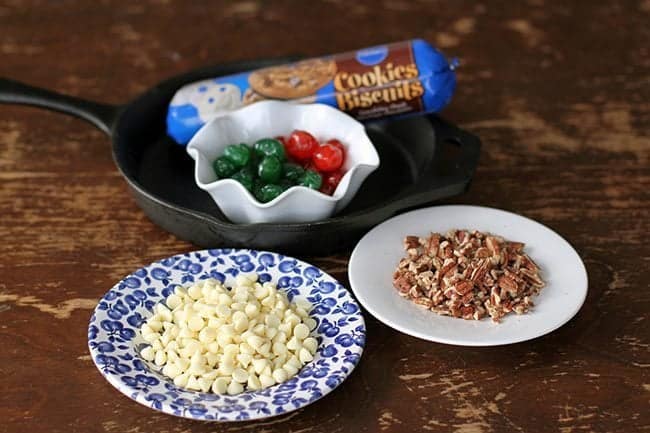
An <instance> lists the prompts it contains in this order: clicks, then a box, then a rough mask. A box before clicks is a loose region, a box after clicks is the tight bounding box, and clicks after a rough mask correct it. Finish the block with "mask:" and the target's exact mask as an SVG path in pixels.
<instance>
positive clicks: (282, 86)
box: [167, 39, 457, 145]
mask: <svg viewBox="0 0 650 433" xmlns="http://www.w3.org/2000/svg"><path fill="white" fill-rule="evenodd" d="M456 65H457V62H456V60H452V61H451V62H449V61H448V60H447V59H446V58H445V56H444V55H443V54H442V53H440V52H439V51H438V50H436V49H435V48H434V47H432V46H431V45H430V44H428V43H427V42H425V41H423V40H421V39H414V40H410V41H405V42H397V43H392V44H386V45H379V46H375V47H370V48H364V49H361V50H358V51H351V52H347V53H342V54H334V55H330V56H325V57H319V58H313V59H306V60H301V61H298V62H295V63H289V64H285V65H277V66H271V67H268V68H264V69H259V70H255V71H250V72H243V73H239V74H235V75H229V76H225V77H216V78H213V79H208V80H203V81H199V82H195V83H191V84H188V85H185V86H184V87H182V88H180V89H179V90H178V91H177V92H176V94H175V95H174V97H173V98H172V100H171V103H170V105H169V110H168V113H167V132H168V134H169V135H170V136H171V137H172V138H173V139H174V140H175V141H176V142H177V143H179V144H181V145H185V144H187V142H189V141H190V139H191V138H192V137H193V136H194V134H195V133H196V132H197V131H198V130H199V129H200V128H201V126H203V125H204V124H205V123H207V122H208V121H210V120H211V119H212V118H214V117H216V116H218V115H220V114H223V113H226V112H229V111H232V110H235V109H237V108H240V107H242V106H244V105H248V104H252V103H255V102H257V101H261V100H265V99H276V100H285V101H292V102H296V103H321V104H327V105H331V106H333V107H336V108H338V109H340V110H342V111H345V112H346V113H348V114H350V115H352V116H353V117H356V118H357V119H359V120H367V119H378V118H385V117H390V116H403V115H408V114H417V113H431V112H437V111H440V110H441V109H442V108H443V107H444V106H445V105H447V104H448V103H449V100H450V99H451V96H452V94H453V92H454V89H455V87H456V76H455V73H454V68H455V67H456Z"/></svg>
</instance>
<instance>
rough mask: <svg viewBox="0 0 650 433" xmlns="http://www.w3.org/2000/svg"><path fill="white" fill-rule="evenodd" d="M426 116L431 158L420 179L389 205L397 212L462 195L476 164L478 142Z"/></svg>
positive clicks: (473, 137) (448, 125) (450, 125)
mask: <svg viewBox="0 0 650 433" xmlns="http://www.w3.org/2000/svg"><path fill="white" fill-rule="evenodd" d="M426 117H427V119H428V120H429V122H431V125H432V126H433V130H434V131H435V137H436V143H437V146H436V149H435V156H434V157H433V160H432V161H429V162H428V167H427V168H426V169H425V172H424V173H423V179H421V180H420V181H419V182H418V183H417V185H414V186H413V188H411V189H408V190H406V191H405V192H404V194H403V195H402V197H400V198H398V199H397V200H396V201H395V202H394V203H393V206H394V208H395V210H396V211H397V212H401V211H404V210H407V209H411V208H415V207H419V206H423V205H426V204H430V203H431V202H434V201H436V200H440V199H443V198H446V197H451V196H454V195H459V194H461V193H463V192H465V191H466V190H467V189H468V188H469V185H470V182H471V180H472V178H473V176H474V172H475V171H476V167H477V165H478V161H479V156H480V153H481V140H480V139H479V138H478V137H477V136H475V135H473V134H470V133H469V132H467V131H464V130H462V129H460V128H458V127H457V126H454V125H452V124H450V123H448V122H447V121H445V120H444V119H442V118H440V117H438V116H436V115H428V116H426Z"/></svg>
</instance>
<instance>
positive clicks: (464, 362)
mask: <svg viewBox="0 0 650 433" xmlns="http://www.w3.org/2000/svg"><path fill="white" fill-rule="evenodd" d="M596 3H599V4H596ZM300 9H304V10H303V11H300ZM649 21H650V2H649V1H648V0H642V1H622V0H612V1H608V2H591V1H582V2H559V1H558V2H551V1H546V2H545V1H543V0H529V1H527V2H501V3H498V4H497V2H485V3H484V4H481V3H474V2H461V1H459V2H442V1H432V2H424V1H420V2H409V1H402V0H393V1H383V2H371V1H368V2H360V1H354V2H346V1H328V2H323V3H316V4H313V5H311V6H309V7H307V6H306V3H303V4H302V5H301V3H299V2H290V1H283V2H258V1H242V2H221V3H214V2H212V3H209V4H199V3H198V2H181V1H162V0H160V1H153V0H151V1H148V2H137V3H136V2H126V1H125V2H118V1H113V2H110V1H107V2H101V3H99V2H81V1H70V2H38V1H33V2H30V1H20V0H15V1H11V2H9V1H7V2H4V4H2V5H0V53H1V54H2V66H1V67H0V72H1V75H5V76H9V77H12V78H17V79H20V80H23V81H26V82H28V83H31V84H35V85H40V86H44V87H47V88H52V89H56V90H58V91H61V92H65V93H69V94H72V95H78V96H83V97H87V98H94V99H97V100H100V101H105V102H110V103H119V102H124V101H126V100H128V99H129V98H131V97H132V96H134V95H136V94H138V93H139V92H141V91H143V90H144V89H146V88H147V87H149V86H151V85H153V84H155V83H156V82H158V81H159V80H161V79H162V78H164V77H167V76H169V75H173V74H178V73H181V72H183V71H186V70H188V69H191V68H194V67H198V66H201V65H206V64H214V63H218V62H225V61H233V60H242V59H254V58H258V57H272V56H280V55H288V54H295V53H299V54H304V55H317V54H324V53H329V52H339V51H343V50H347V49H354V48H358V47H363V46H367V45H371V44H375V43H382V42H386V41H393V40H402V39H408V38H411V37H422V38H425V39H427V40H429V41H431V42H433V43H435V44H436V45H437V46H439V47H440V48H442V49H444V50H445V51H446V52H447V53H449V54H451V55H456V56H459V57H460V58H461V59H462V61H463V65H462V67H461V68H460V69H459V71H458V77H459V86H458V91H457V94H456V96H455V98H454V101H453V103H452V104H451V106H450V107H449V108H448V109H447V110H446V111H445V113H444V116H445V117H446V118H448V119H450V120H451V121H453V122H456V123H458V124H460V125H461V126H463V127H464V128H466V129H468V130H470V131H472V132H474V133H476V134H478V135H479V136H480V137H481V138H482V140H483V142H484V150H483V155H482V160H481V164H480V168H479V169H478V172H477V174H476V178H475V180H474V183H473V186H472V188H471V191H469V192H468V193H467V194H465V195H463V196H461V197H458V198H456V199H453V200H449V202H450V203H469V204H478V205H486V206H494V207H498V208H503V209H507V210H510V211H514V212H517V213H520V214H523V215H526V216H528V217H531V218H534V219H537V220H539V221H540V222H542V223H544V224H546V225H548V226H549V227H551V228H552V229H554V230H556V231H557V232H559V233H560V234H561V235H562V236H564V237H565V238H566V239H567V240H568V241H569V242H571V243H572V244H573V245H574V246H575V247H576V249H577V250H578V251H579V253H580V255H581V256H582V258H583V260H584V261H585V264H586V266H587V270H588V273H589V279H590V284H589V295H588V297H587V301H586V303H585V305H584V307H583V308H582V310H581V311H580V313H579V314H578V315H577V317H576V318H574V319H573V320H572V321H571V322H569V323H568V324H567V325H565V326H564V327H562V328H561V329H559V330H557V331H555V332H553V333H552V334H550V335H547V336H545V337H542V338H538V339H536V340H534V341H529V342H526V343H521V344H515V345H511V346H507V347H496V348H464V347H452V346H445V345H441V344H432V343H427V342H424V341H420V340H418V339H415V338H411V337H408V336H405V335H401V334H399V333H398V332H396V331H393V330H392V329H390V328H388V327H386V326H384V325H383V324H381V323H379V322H377V321H376V320H374V319H373V318H372V317H370V316H369V315H366V318H367V324H368V339H367V347H366V350H365V353H364V357H363V359H362V360H361V363H360V365H359V366H358V368H357V370H356V371H355V372H354V374H353V375H352V376H351V377H350V378H349V379H348V380H347V381H346V382H345V383H344V384H343V386H341V387H340V388H339V389H337V390H336V391H335V392H333V393H332V394H330V395H329V396H327V397H325V398H324V399H323V400H321V401H319V402H317V403H315V404H313V405H312V406H309V407H307V408H305V409H303V410H300V411H297V412H294V413H291V414H288V415H285V416H281V417H278V418H274V419H270V420H267V421H263V422H256V423H243V424H231V425H214V424H203V423H199V422H192V421H188V420H183V419H177V418H174V417H171V416H167V415H163V414H159V413H156V412H153V411H151V410H150V409H147V408H145V407H142V406H140V405H138V404H136V403H134V402H132V401H131V400H129V399H128V398H126V397H125V396H123V395H122V394H120V393H119V392H118V391H116V390H115V389H113V388H112V387H111V386H110V385H109V384H108V383H107V382H106V381H105V380H104V379H103V378H102V377H101V375H100V374H99V372H98V371H97V370H96V369H95V367H94V366H93V363H92V361H91V359H90V356H89V355H88V350H87V347H86V326H87V323H88V319H89V316H90V311H91V309H92V308H93V307H94V305H95V303H96V301H97V300H98V298H99V297H100V296H101V295H102V294H103V293H104V292H105V291H106V290H108V288H110V287H111V286H112V285H113V284H114V283H115V282H116V281H117V280H119V279H120V278H121V277H122V276H124V275H125V274H127V273H129V272H130V271H132V270H134V269H136V268H138V267H140V266H142V265H144V264H147V263H149V262H151V261H153V260H155V259H158V258H162V257H165V256H168V255H172V254H174V253H178V252H185V251H189V250H191V249H193V246H192V245H190V244H188V243H185V242H182V241H180V240H178V239H176V238H175V237H174V236H172V235H170V234H168V233H166V232H164V231H163V230H161V229H160V228H158V227H156V226H154V225H153V224H152V223H151V222H150V221H149V220H148V219H147V218H146V217H145V216H144V215H143V213H142V212H141V211H140V210H139V209H138V208H137V207H136V205H135V203H134V201H133V200H132V198H131V197H130V195H129V194H128V191H127V186H126V184H125V182H124V181H123V180H122V178H121V177H120V175H119V174H118V172H117V170H116V168H115V167H114V165H113V162H112V160H111V155H110V151H109V141H108V139H107V138H106V137H105V136H104V135H103V134H102V133H101V132H98V131H97V130H95V129H93V128H92V127H91V126H89V125H88V124H86V123H84V122H82V121H79V120H75V119H72V118H69V117H64V116H62V115H59V114H54V113H50V112H45V111H41V110H37V109H32V108H24V107H8V106H2V107H0V185H1V187H0V238H1V239H2V242H1V243H0V245H1V246H0V255H1V257H2V259H1V260H0V346H1V347H2V351H1V352H0V432H16V433H17V432H31V431H33V432H44V431H50V432H66V433H67V432H101V431H104V432H134V433H135V432H146V431H155V432H189V431H192V432H208V431H239V430H241V431H255V432H288V431H296V432H297V431H300V432H335V431H340V432H373V431H387V432H398V431H403V432H415V431H439V432H451V431H455V432H464V433H468V432H484V433H487V432H505V431H522V432H546V431H559V432H565V433H568V432H583V431H598V432H625V433H628V432H634V431H642V430H647V429H648V428H649V426H650V324H649V323H648V321H649V320H650V319H649V317H648V310H649V309H650V291H649V289H650V288H649V284H648V283H649V282H650V278H649V277H648V270H649V269H650V248H649V247H648V239H647V237H648V235H649V234H650V230H649V229H650V222H649V221H650V193H649V192H648V191H650V164H649V160H650V136H649V131H650V104H649V102H648V101H649V100H650V90H649V89H650V82H649V81H648V77H649V76H650V53H649V46H650V30H649V29H650V27H648V25H647V24H648V22H649ZM348 255H349V252H341V253H340V254H339V255H336V256H332V257H311V258H310V257H305V259H308V260H311V261H313V262H314V263H316V264H318V265H320V266H323V267H324V268H325V269H326V270H327V271H329V272H331V273H332V274H333V275H335V276H336V277H338V278H340V280H341V281H342V282H344V283H347V276H346V274H347V273H346V264H347V259H348Z"/></svg>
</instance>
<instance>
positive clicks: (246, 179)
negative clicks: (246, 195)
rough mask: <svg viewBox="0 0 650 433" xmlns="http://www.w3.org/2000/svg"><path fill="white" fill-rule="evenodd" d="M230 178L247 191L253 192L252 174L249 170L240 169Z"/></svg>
mask: <svg viewBox="0 0 650 433" xmlns="http://www.w3.org/2000/svg"><path fill="white" fill-rule="evenodd" d="M230 178H231V179H233V180H236V181H237V182H239V183H241V184H242V185H244V188H246V189H247V190H249V191H253V174H252V173H251V172H250V170H247V169H246V168H242V169H241V170H239V171H238V172H237V173H235V174H233V175H232V176H231V177H230Z"/></svg>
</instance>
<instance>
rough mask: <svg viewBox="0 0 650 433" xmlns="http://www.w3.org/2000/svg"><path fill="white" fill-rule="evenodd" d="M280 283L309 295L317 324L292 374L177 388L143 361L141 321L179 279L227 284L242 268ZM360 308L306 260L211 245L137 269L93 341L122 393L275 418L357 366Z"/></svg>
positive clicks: (192, 411) (104, 307) (198, 411)
mask: <svg viewBox="0 0 650 433" xmlns="http://www.w3.org/2000/svg"><path fill="white" fill-rule="evenodd" d="M242 273H243V274H247V273H257V274H258V275H259V276H260V280H262V281H275V282H276V283H277V284H278V288H279V289H280V290H284V291H285V292H286V293H287V296H288V297H289V298H290V299H293V298H295V297H299V298H303V299H306V300H308V301H309V302H311V303H312V304H313V305H314V308H313V309H312V312H311V316H312V317H313V318H314V319H315V320H316V322H317V324H318V326H317V327H316V329H315V330H314V331H313V332H312V335H313V336H315V337H316V338H317V339H318V342H319V346H318V351H317V353H316V355H315V356H314V360H313V361H312V362H310V363H308V364H307V365H305V366H304V367H303V368H302V369H301V370H300V371H299V372H298V374H297V375H296V376H295V377H293V378H292V379H290V380H288V381H286V382H284V383H282V384H279V385H275V386H272V387H270V388H267V389H263V390H260V391H251V392H246V393H243V394H239V395H236V396H228V395H216V394H208V393H201V392H195V391H189V390H185V389H182V388H178V387H177V386H175V385H174V384H173V382H172V381H171V380H169V379H167V378H166V377H164V376H163V375H162V374H161V373H160V367H157V366H155V365H154V364H152V363H150V362H147V361H145V360H144V359H143V358H142V357H141V356H140V350H141V349H142V348H143V347H145V346H146V342H145V341H144V340H143V339H142V337H141V335H140V332H139V330H138V329H139V327H140V326H141V325H142V323H143V322H144V320H146V319H147V317H149V316H151V315H152V314H153V312H152V310H153V307H154V305H155V304H156V303H158V302H160V301H162V300H163V299H164V298H165V297H166V296H168V295H169V294H170V293H172V290H173V288H174V287H175V286H176V285H190V284H192V283H193V282H195V281H198V280H202V279H206V278H215V279H218V280H220V281H222V282H224V281H225V282H226V284H227V285H231V284H233V283H234V278H235V277H236V276H237V275H239V274H242ZM365 338H366V328H365V324H364V321H363V316H362V315H361V310H360V308H359V305H358V304H357V303H356V301H355V300H354V299H353V298H352V296H351V295H350V293H349V292H348V291H347V289H345V288H344V287H343V286H342V285H341V284H339V283H338V282H337V281H336V280H334V279H333V278H332V277H331V276H329V275H327V274H326V273H324V272H323V271H321V270H320V269H318V268H315V267H314V266H311V265H309V264H307V263H304V262H301V261H300V260H296V259H294V258H292V257H286V256H283V255H281V254H275V253H270V252H265V251H254V250H234V249H214V250H203V251H196V252H192V253H187V254H181V255H177V256H173V257H169V258H166V259H163V260H160V261H158V262H155V263H152V264H151V265H149V266H147V267H144V268H142V269H139V270H137V271H136V272H134V273H133V274H132V275H129V276H128V277H126V278H124V279H123V280H122V281H120V282H119V283H118V284H116V285H115V286H114V287H113V288H112V289H111V290H110V291H109V292H108V293H106V295H104V297H103V298H102V299H101V301H100V302H99V304H98V305H97V307H96V308H95V311H94V313H93V315H92V317H91V319H90V325H89V327H88V347H89V348H90V353H91V355H92V358H93V361H94V362H95V365H96V366H97V368H98V369H99V371H100V372H101V373H102V374H103V375H104V376H105V377H106V379H107V380H108V381H109V382H110V383H111V384H112V385H113V386H115V387H116V388H117V389H118V390H120V391H121V392H122V393H123V394H125V395H127V396H128V397H130V398H132V399H134V400H135V401H137V402H138V403H141V404H143V405H145V406H148V407H151V408H153V409H156V410H159V411H162V412H165V413H168V414H171V415H176V416H180V417H185V418H192V419H199V420H208V421H239V420H252V419H260V418H266V417H270V416H275V415H279V414H283V413H286V412H290V411H293V410H296V409H298V408H300V407H303V406H306V405H308V404H310V403H312V402H314V401H316V400H318V399H319V398H321V397H323V396H324V395H326V394H328V393H329V392H330V391H332V390H333V389H334V388H336V387H337V386H338V385H340V384H341V382H342V381H343V380H344V379H345V378H346V377H347V376H348V375H349V374H350V373H351V372H352V370H353V369H354V367H355V366H356V365H357V363H358V362H359V359H360V357H361V353H362V351H363V346H364V344H365Z"/></svg>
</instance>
